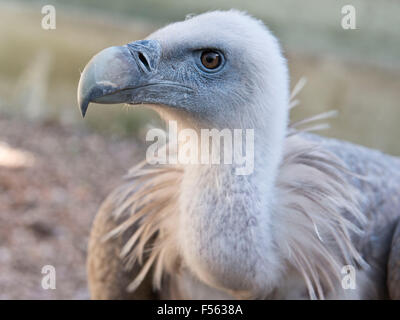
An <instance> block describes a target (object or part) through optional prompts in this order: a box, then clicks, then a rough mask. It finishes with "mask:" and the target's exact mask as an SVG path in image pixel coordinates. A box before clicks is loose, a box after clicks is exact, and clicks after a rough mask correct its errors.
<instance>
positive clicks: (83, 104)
mask: <svg viewBox="0 0 400 320" xmlns="http://www.w3.org/2000/svg"><path fill="white" fill-rule="evenodd" d="M87 100H88V99H85V100H83V101H82V102H79V101H78V104H79V109H80V110H81V115H82V118H85V116H86V111H87V109H88V107H89V101H87Z"/></svg>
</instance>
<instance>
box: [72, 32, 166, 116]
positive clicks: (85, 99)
mask: <svg viewBox="0 0 400 320" xmlns="http://www.w3.org/2000/svg"><path fill="white" fill-rule="evenodd" d="M160 57H161V46H160V44H159V42H158V41H156V40H140V41H135V42H132V43H129V44H127V45H124V46H120V47H110V48H107V49H104V50H102V51H101V52H99V53H98V54H97V55H95V56H94V57H93V58H92V59H91V60H90V61H89V63H88V64H87V65H86V67H85V69H84V70H83V72H82V74H81V78H80V80H79V85H78V105H79V107H80V109H81V113H82V116H83V117H84V116H85V114H86V111H87V109H88V106H89V103H90V102H96V103H104V104H112V103H124V102H128V103H131V104H140V103H162V101H158V100H159V99H154V91H153V92H150V93H149V92H148V91H149V90H146V88H147V87H149V86H152V85H162V84H164V85H165V84H168V83H169V84H171V82H170V81H164V80H163V79H162V78H161V77H160V75H159V74H158V72H157V68H158V63H159V60H160ZM153 90H154V89H153ZM152 96H153V98H152Z"/></svg>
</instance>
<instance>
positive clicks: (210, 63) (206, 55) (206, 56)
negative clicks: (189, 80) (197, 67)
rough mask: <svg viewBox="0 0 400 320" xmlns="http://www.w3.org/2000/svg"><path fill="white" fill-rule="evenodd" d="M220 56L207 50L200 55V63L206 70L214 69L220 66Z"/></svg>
mask: <svg viewBox="0 0 400 320" xmlns="http://www.w3.org/2000/svg"><path fill="white" fill-rule="evenodd" d="M221 61H222V59H221V55H220V54H219V53H218V52H215V51H211V50H207V51H204V52H203V53H202V54H201V63H202V64H203V66H204V67H206V68H207V69H216V68H218V67H219V66H220V65H221Z"/></svg>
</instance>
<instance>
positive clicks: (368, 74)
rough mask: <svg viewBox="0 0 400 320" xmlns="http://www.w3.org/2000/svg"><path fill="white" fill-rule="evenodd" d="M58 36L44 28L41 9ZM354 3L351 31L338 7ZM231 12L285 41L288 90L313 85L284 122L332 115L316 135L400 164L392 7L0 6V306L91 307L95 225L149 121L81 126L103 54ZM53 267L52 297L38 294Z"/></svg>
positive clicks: (85, 1)
mask: <svg viewBox="0 0 400 320" xmlns="http://www.w3.org/2000/svg"><path fill="white" fill-rule="evenodd" d="M48 4H51V5H53V6H54V7H55V9H56V29H55V30H44V29H42V27H41V21H42V18H43V16H44V15H43V14H42V13H41V10H42V7H43V6H44V5H48ZM346 4H351V5H353V6H354V7H355V9H356V27H357V29H355V30H351V29H350V30H345V29H343V28H342V26H341V20H342V17H343V15H342V13H341V8H342V7H343V6H344V5H346ZM230 8H237V9H243V10H246V11H248V12H249V13H250V14H252V15H254V16H256V17H258V18H260V19H262V20H263V21H264V22H265V23H266V24H267V25H268V26H269V27H270V29H271V30H272V31H273V33H274V34H275V35H276V36H277V37H278V38H279V39H280V41H281V43H282V46H283V48H284V50H285V54H286V56H287V58H288V62H289V68H290V73H291V82H292V87H293V86H294V85H295V83H296V82H297V81H298V80H299V79H300V78H301V77H303V76H304V77H306V78H307V80H308V82H307V85H306V86H305V88H304V89H303V90H302V91H301V93H300V94H299V99H300V100H301V105H300V106H299V107H296V108H295V109H294V111H293V113H292V119H293V120H298V119H302V118H305V117H307V116H310V115H313V114H316V113H320V112H324V111H328V110H338V111H339V114H338V117H337V118H335V119H332V120H330V124H331V129H329V130H326V131H323V132H321V134H324V135H328V136H332V137H337V138H340V139H346V140H349V141H352V142H355V143H359V144H363V145H365V146H368V147H372V148H377V149H380V150H382V151H384V152H387V153H390V154H393V155H398V156H400V143H399V138H400V125H399V119H400V41H399V38H400V2H399V1H397V0H381V1H374V0H351V1H348V0H346V1H342V0H325V1H318V0H306V1H301V2H300V1H295V0H280V1H272V0H271V1H266V0H252V1H246V2H244V1H240V0H202V1H195V0H188V1H183V0H169V1H165V0H147V1H144V0H113V1H106V0H98V1H95V0H79V1H78V0H69V1H61V0H59V1H49V0H46V1H16V0H13V1H0V299H23V298H25V299H26V298H34V299H35V298H36V299H55V298H59V299H71V298H74V299H86V298H88V291H87V286H86V275H85V265H84V263H85V256H86V245H87V238H88V235H89V229H90V223H91V221H92V219H93V216H94V214H95V212H96V209H97V208H98V206H99V205H100V203H101V201H102V199H103V198H104V197H105V196H106V194H107V193H108V192H110V191H111V190H112V188H113V187H115V186H116V185H117V184H118V181H119V179H120V177H121V176H122V175H123V174H124V172H125V171H126V170H127V169H128V168H129V167H130V166H131V165H133V164H134V163H135V162H137V161H138V160H140V159H141V158H143V156H144V146H143V137H144V133H145V131H146V128H148V127H149V126H150V125H159V123H160V122H159V119H158V118H157V116H156V115H155V114H153V113H151V112H149V111H147V110H143V109H140V108H135V109H128V108H126V107H120V108H118V107H115V106H114V107H110V106H104V105H101V106H98V107H97V108H90V110H89V112H88V115H87V117H86V118H85V121H83V120H82V118H81V116H80V113H79V110H78V107H77V104H76V89H77V84H78V80H79V76H80V72H81V71H82V70H83V68H84V66H85V64H86V63H87V62H88V60H89V59H90V58H91V57H92V56H93V55H94V54H95V53H97V52H98V51H100V50H101V49H103V48H105V47H109V46H112V45H121V44H125V43H128V42H131V41H133V40H136V39H141V38H143V37H145V36H146V35H147V34H149V33H150V32H152V31H154V30H156V29H157V28H159V27H161V26H163V25H165V24H167V23H169V22H173V21H176V20H182V19H184V18H185V16H186V15H187V14H197V13H201V12H204V11H209V10H214V9H230ZM45 265H53V266H54V267H55V268H56V272H57V287H56V289H55V290H44V289H43V288H42V287H41V281H42V277H43V275H42V274H41V269H42V267H43V266H45Z"/></svg>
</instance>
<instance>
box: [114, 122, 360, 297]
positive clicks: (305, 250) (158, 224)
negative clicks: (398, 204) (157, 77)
mask: <svg viewBox="0 0 400 320" xmlns="http://www.w3.org/2000/svg"><path fill="white" fill-rule="evenodd" d="M317 119H318V118H317ZM281 146H282V149H283V155H282V158H281V159H279V161H278V160H277V168H276V169H275V171H274V170H271V168H267V169H265V167H261V168H264V169H261V171H258V172H255V173H256V174H255V175H253V176H242V177H240V176H233V174H232V172H231V171H229V170H227V168H226V167H225V169H216V167H209V168H206V167H203V168H200V167H199V168H193V167H192V168H190V169H189V170H188V169H187V168H185V169H183V168H182V167H179V166H160V167H155V166H146V164H145V163H142V164H140V165H139V166H137V167H135V168H133V169H132V170H131V171H130V173H129V174H128V176H127V178H126V183H125V184H124V185H123V186H121V187H120V188H119V189H117V190H116V191H115V192H114V194H113V195H112V197H113V198H114V199H117V203H118V204H119V205H118V207H117V210H116V211H115V212H114V216H115V218H116V219H121V221H122V222H121V225H120V226H119V227H118V228H116V229H115V230H113V231H112V232H111V233H110V234H109V235H108V237H111V236H116V235H120V234H121V233H123V232H125V231H127V230H128V229H130V227H132V226H133V225H136V226H138V228H137V230H136V232H134V234H133V235H132V236H131V238H130V240H129V241H128V242H127V243H126V244H125V246H124V248H123V250H122V252H121V255H122V256H123V257H125V258H126V259H127V265H128V267H129V266H133V264H134V263H140V264H142V263H143V268H142V271H141V272H140V274H139V275H138V276H137V277H136V279H134V281H133V282H132V283H131V284H130V286H129V289H130V290H135V289H136V288H137V286H138V285H139V284H140V283H141V281H142V280H143V279H144V277H145V275H146V274H147V273H148V272H149V270H150V268H151V267H153V269H152V270H153V273H154V276H153V277H154V278H153V279H154V286H155V288H160V286H161V283H162V281H161V280H162V278H163V276H166V277H168V274H173V273H176V272H177V271H178V270H179V269H180V268H185V269H188V270H189V271H190V272H191V273H193V274H194V275H195V276H196V277H197V278H199V279H200V280H202V281H203V282H205V283H206V284H208V285H209V286H211V287H215V288H218V289H222V290H224V291H227V292H229V293H230V294H232V295H233V296H236V297H238V298H243V297H245V298H268V297H274V296H280V295H281V293H280V292H279V290H280V286H281V284H282V282H281V281H284V279H285V277H287V276H288V273H289V272H290V273H294V274H295V276H296V275H298V277H300V278H302V279H303V281H304V286H305V288H306V289H307V290H308V295H309V297H310V298H324V297H325V296H326V295H327V294H328V293H331V292H333V291H335V290H337V288H338V287H339V286H340V276H341V274H340V269H341V267H342V266H343V265H346V264H351V265H355V266H357V265H359V264H361V263H363V261H362V258H361V257H360V255H359V253H358V252H357V250H356V249H355V247H354V246H353V242H352V239H351V237H352V235H353V234H354V233H355V232H359V231H360V228H359V227H360V226H361V225H362V224H363V223H364V217H363V216H362V214H361V213H360V211H359V210H358V203H357V199H356V192H355V191H354V190H353V188H352V187H351V184H350V183H349V172H348V171H347V170H346V168H345V166H344V165H343V164H342V163H341V161H340V160H339V159H337V158H336V157H335V156H334V155H333V154H331V153H329V152H327V151H326V150H321V149H320V148H319V147H318V146H317V145H314V144H313V143H311V142H309V141H307V139H303V138H302V136H301V135H299V134H298V131H296V130H295V129H294V128H291V130H290V131H289V133H288V134H287V136H286V138H285V141H284V142H282V143H281ZM268 151H271V150H268V148H267V149H266V150H265V149H264V151H263V152H268ZM267 155H268V154H267ZM263 156H266V155H265V154H262V153H261V152H260V153H259V154H257V155H255V168H257V167H258V165H257V161H262V159H263ZM273 172H276V175H275V176H274V175H273V174H272V175H271V173H273ZM269 175H270V176H269ZM146 250H149V252H150V253H149V254H148V255H145V254H144V253H145V251H146ZM338 284H339V285H338Z"/></svg>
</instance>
